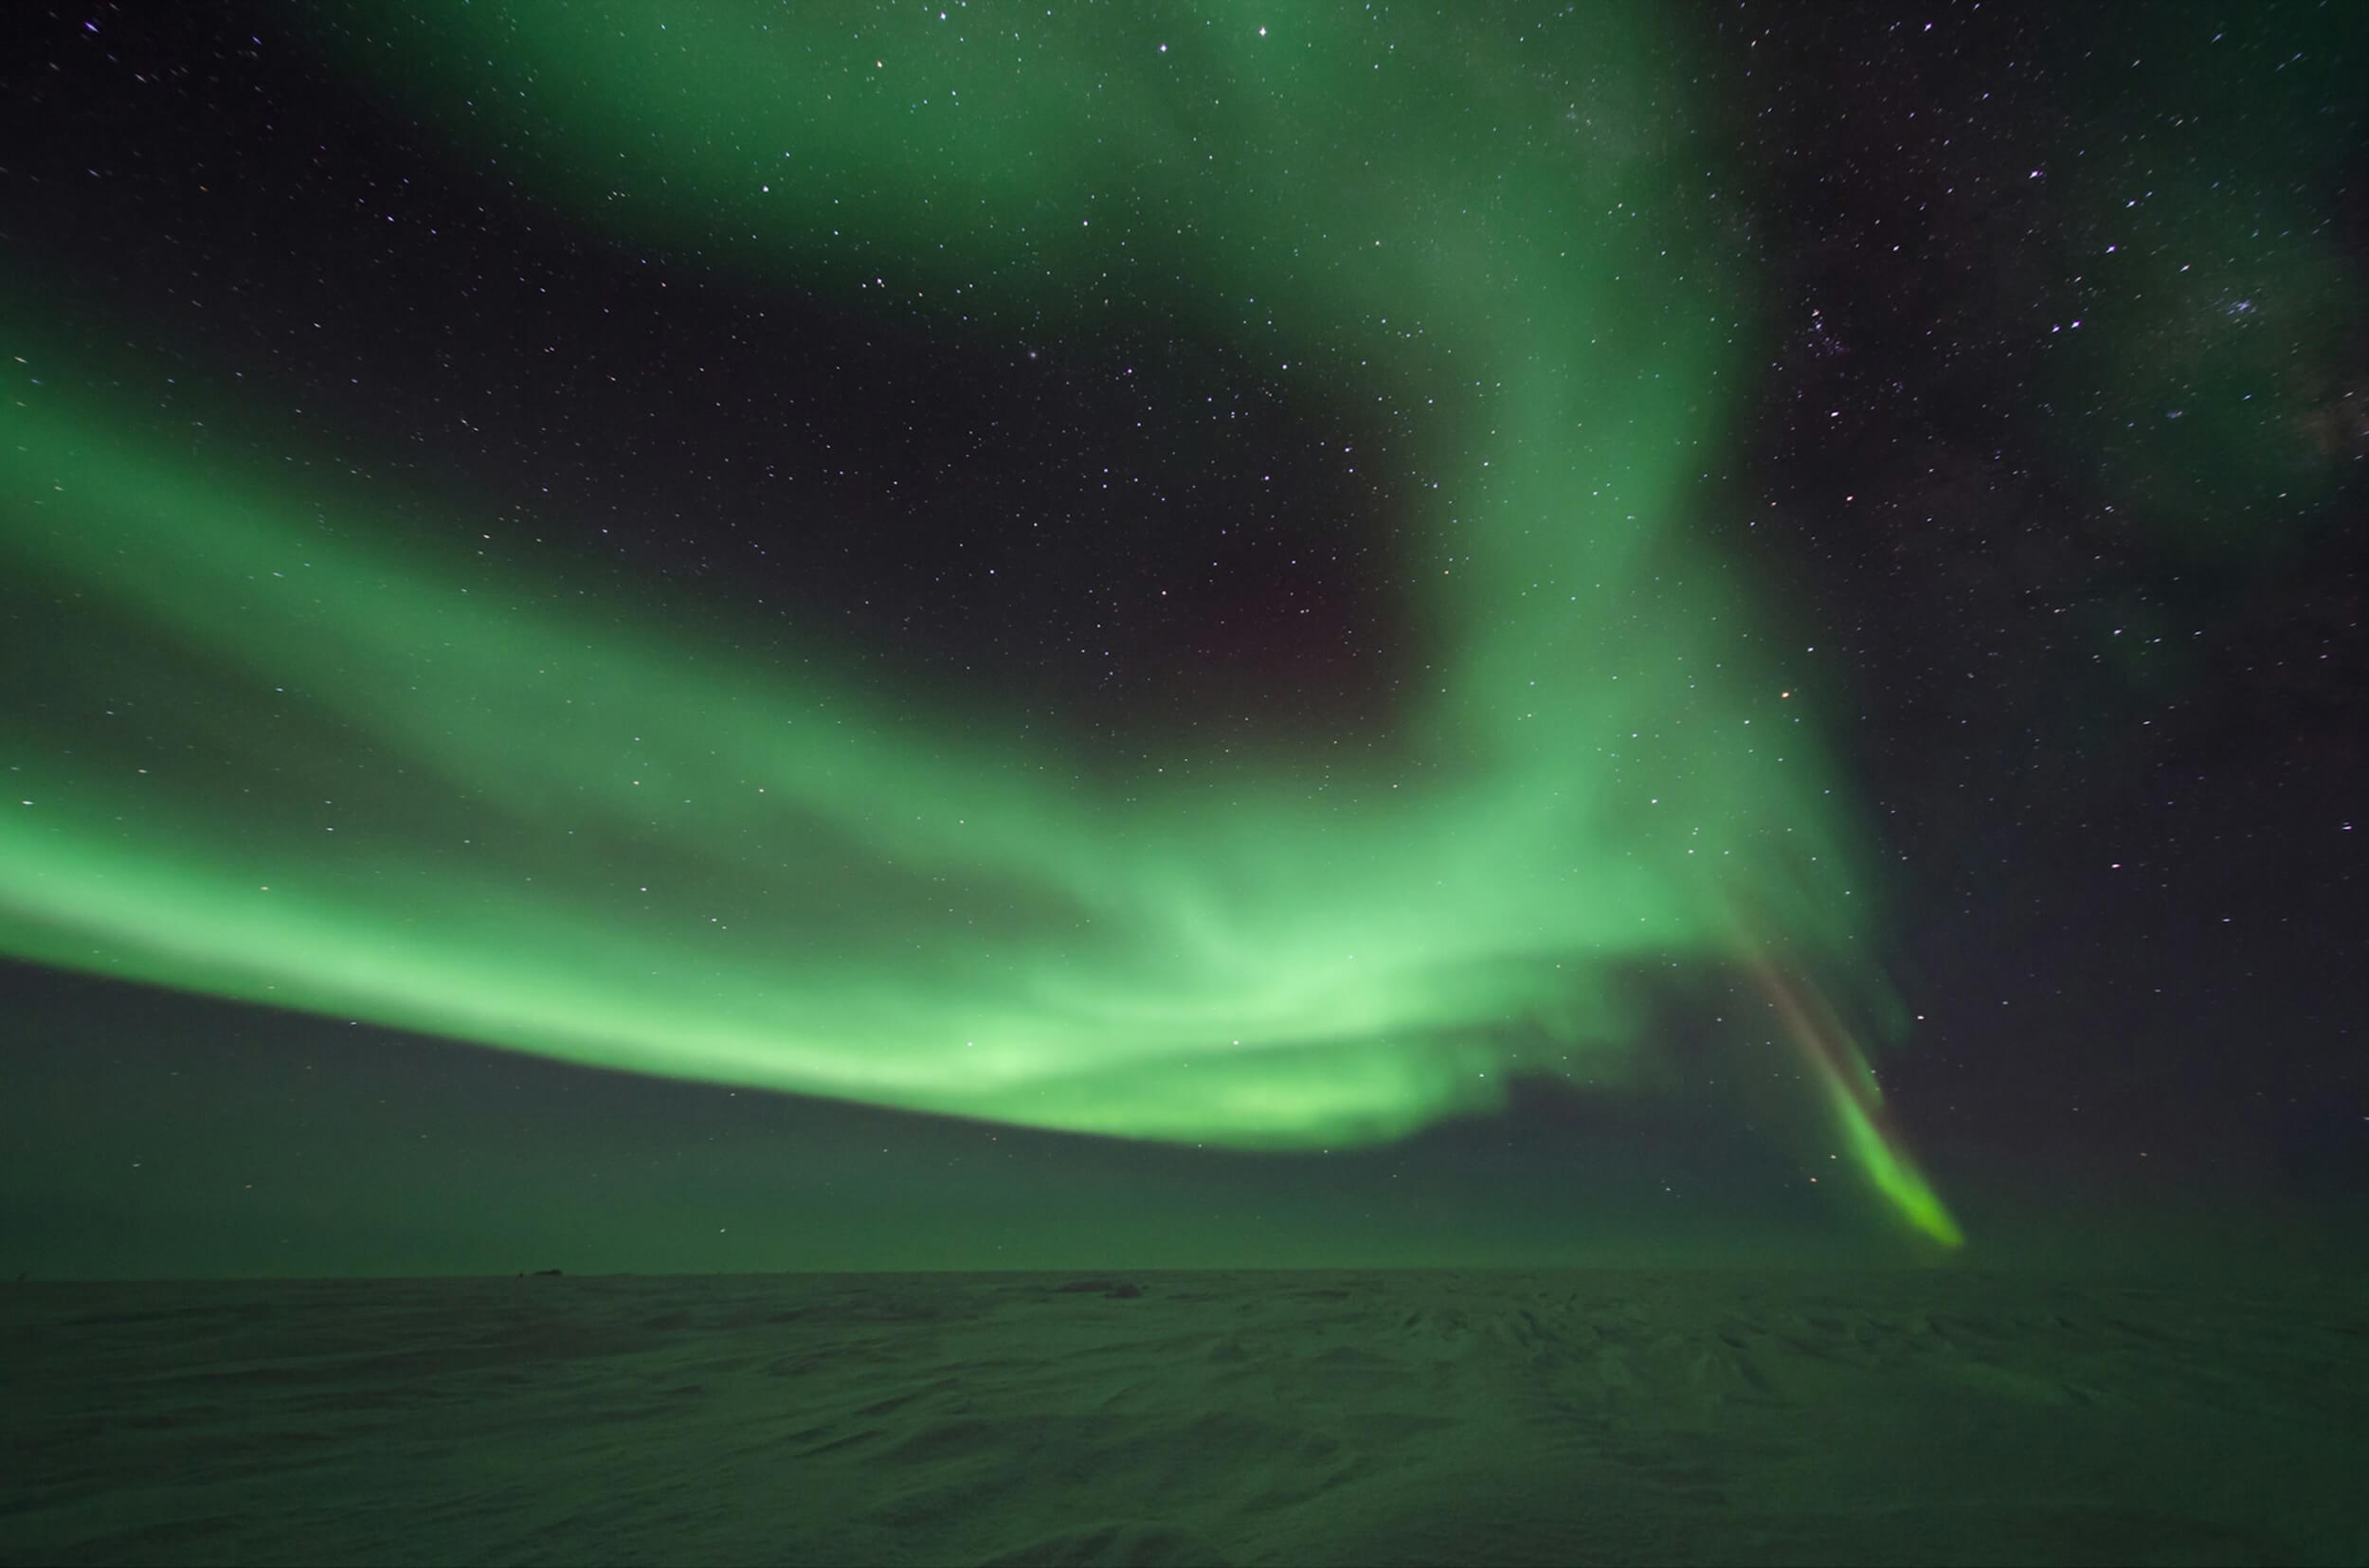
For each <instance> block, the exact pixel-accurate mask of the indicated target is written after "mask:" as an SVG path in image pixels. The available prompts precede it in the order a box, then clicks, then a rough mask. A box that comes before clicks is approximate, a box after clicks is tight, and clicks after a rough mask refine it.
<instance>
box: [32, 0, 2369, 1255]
mask: <svg viewBox="0 0 2369 1568" xmlns="http://www.w3.org/2000/svg"><path fill="white" fill-rule="evenodd" d="M10 27H11V29H12V30H11V35H10V42H11V46H10V48H9V50H8V51H6V55H5V60H6V62H7V63H5V64H4V65H0V70H5V71H6V72H7V73H8V75H9V79H10V80H9V83H8V85H9V92H8V94H7V95H6V99H5V103H6V107H5V109H0V113H5V114H6V115H8V116H9V117H10V120H9V130H8V134H7V135H6V136H5V138H0V232H5V234H6V236H7V238H8V240H9V243H8V244H7V245H6V247H5V249H4V250H0V302H4V303H5V306H6V309H5V310H0V324H4V325H5V330H6V334H7V336H8V337H9V342H8V344H6V345H5V347H6V349H7V351H8V353H9V360H8V362H7V363H6V365H5V366H0V369H5V371H6V372H7V374H8V376H9V389H8V400H7V402H8V406H7V407H6V408H5V410H0V417H5V418H6V420H7V421H8V424H9V430H8V432H7V434H8V440H7V441H6V442H0V447H4V448H5V450H0V486H4V487H5V488H0V561H5V563H6V566H7V570H6V572H5V574H0V618H4V619H0V626H5V633H4V634H0V635H5V637H6V644H5V646H6V657H7V660H8V669H9V680H8V682H7V683H6V691H5V694H0V749H5V753H6V754H5V756H0V765H5V766H7V767H8V768H9V781H8V783H9V791H8V794H9V800H8V802H6V803H7V804H8V805H9V808H10V815H9V817H8V818H7V819H6V820H5V821H0V955H5V958H6V961H7V962H6V967H5V968H4V969H0V999H4V1000H5V1004H6V1014H7V1017H8V1018H9V1026H8V1032H7V1037H6V1038H5V1039H0V1052H5V1053H6V1054H5V1056H0V1060H4V1061H5V1063H6V1066H7V1072H8V1075H9V1082H10V1085H11V1092H10V1094H9V1096H8V1097H7V1104H6V1106H5V1108H0V1162H5V1167H4V1168H5V1171H6V1176H7V1180H6V1181H5V1183H4V1184H0V1185H4V1187H5V1197H0V1205H5V1210H4V1211H0V1212H4V1213H5V1221H4V1222H0V1235H5V1236H6V1237H8V1238H9V1247H10V1248H11V1249H12V1250H13V1252H14V1253H15V1261H11V1260H9V1259H8V1258H0V1267H6V1268H9V1269H11V1270H13V1271H29V1272H35V1273H41V1274H60V1273H176V1272H198V1273H221V1272H229V1273H252V1272H280V1273H286V1272H296V1273H337V1272H389V1271H392V1272H420V1271H427V1272H448V1271H479V1270H492V1271H512V1270H515V1269H523V1268H542V1267H563V1266H564V1267H566V1268H568V1269H570V1271H578V1270H586V1271H599V1270H607V1269H622V1270H639V1271H665V1270H710V1269H751V1268H754V1269H780V1268H931V1267H957V1268H981V1267H1022V1266H1028V1267H1070V1266H1077V1267H1099V1266H1110V1265H1113V1264H1117V1265H1124V1266H1131V1267H1145V1266H1153V1265H1159V1264H1169V1265H1180V1266H1182V1265H1223V1264H1261V1265H1319V1264H1340V1263H1351V1264H1374V1263H1394V1264H1439V1263H1456V1264H1462V1263H1491V1262H1531V1261H1569V1260H1585V1259H1591V1258H1620V1259H1649V1260H1686V1259H1693V1258H1706V1257H1718V1258H1755V1259H1760V1258H1765V1259H1772V1260H1778V1259H1799V1258H1820V1259H1823V1258H1854V1259H1866V1258H1870V1257H1901V1256H1920V1257H1921V1256H1936V1255H1943V1254H1945V1253H1949V1252H1951V1251H1952V1250H1954V1249H1957V1248H1958V1247H1959V1246H1960V1245H1961V1244H1963V1245H1965V1246H1967V1247H1970V1248H1972V1249H1974V1251H1975V1253H1978V1254H1979V1253H1981V1251H1982V1249H1984V1248H1985V1247H1989V1248H1992V1249H1994V1253H1996V1251H1997V1249H1998V1248H2000V1247H2002V1246H2003V1245H2004V1243H2003V1242H2002V1241H2001V1240H2000V1239H1999V1238H2000V1237H2002V1236H2026V1237H2029V1236H2034V1235H2045V1234H2053V1233H2050V1231H2049V1227H2050V1225H2051V1224H2052V1223H2062V1222H2063V1216H2064V1215H2066V1214H2067V1213H2069V1212H2071V1211H2073V1210H2079V1211H2080V1212H2081V1213H2083V1214H2088V1215H2094V1216H2102V1217H2105V1218H2104V1219H2102V1220H2100V1221H2099V1223H2101V1224H2104V1225H2106V1226H2107V1229H2109V1230H2110V1231H2111V1232H2112V1233H2113V1234H2114V1235H2118V1236H2120V1237H2121V1238H2123V1245H2124V1247H2125V1250H2126V1251H2128V1252H2130V1253H2133V1254H2140V1253H2145V1252H2146V1251H2147V1250H2149V1249H2151V1248H2161V1247H2162V1246H2164V1245H2166V1244H2167V1243H2166V1240H2165V1238H2166V1237H2175V1236H2186V1237H2191V1238H2193V1237H2196V1236H2198V1235H2208V1234H2210V1235H2221V1234H2225V1233H2228V1232H2233V1231H2247V1230H2259V1229H2260V1228H2261V1226H2262V1221H2263V1220H2264V1219H2265V1217H2273V1218H2276V1217H2287V1216H2291V1215H2295V1214H2301V1213H2315V1214H2316V1213H2318V1212H2320V1211H2321V1210H2323V1209H2324V1208H2326V1207H2327V1206H2328V1205H2330V1204H2340V1203H2342V1202H2344V1201H2347V1200H2351V1199H2357V1198H2358V1197H2359V1196H2360V1192H2361V1190H2362V1189H2363V1187H2364V1186H2369V1081H2365V1080H2369V1074H2364V1072H2363V1071H2362V1069H2361V1066H2360V1061H2359V1046H2358V1039H2357V1034H2358V1027H2359V1026H2358V1019H2359V1018H2360V1016H2361V1005H2360V1004H2361V1003H2362V1002H2363V1001H2369V996H2365V995H2364V992H2369V984H2364V982H2363V981H2362V979H2361V975H2360V971H2361V970H2362V967H2363V966H2362V965H2361V964H2360V963H2359V962H2358V960H2359V948H2360V929H2361V925H2362V922H2361V917H2360V912H2359V910H2358V907H2357V906H2358V905H2359V902H2360V899H2359V893H2358V888H2359V881H2358V875H2359V871H2360V866H2359V863H2358V856H2359V855H2360V842H2361V840H2360V838H2358V837H2357V836H2355V834H2354V823H2355V820H2356V818H2357V817H2358V816H2359V815H2360V812H2361V811H2362V809H2363V807H2364V805H2365V804H2369V802H2364V801H2363V798H2362V795H2361V786H2362V784H2363V781H2364V768H2363V755H2362V736H2363V734H2364V733H2369V730H2364V726H2363V721H2364V718H2369V714H2365V713H2364V712H2363V698H2362V693H2363V691H2364V681H2363V678H2362V677H2363V676H2364V673H2365V670H2364V665H2365V663H2369V660H2364V656H2363V651H2362V643H2361V639H2360V617H2361V584H2362V571H2363V566H2364V545H2363V539H2364V533H2363V530H2362V528H2361V526H2360V525H2361V523H2362V521H2363V507H2364V501H2365V499H2369V490H2365V489H2364V478H2363V477H2364V475H2365V474H2369V296H2365V295H2364V292H2363V288H2364V281H2369V279H2365V278H2364V272H2363V266H2364V262H2369V196H2364V194H2363V181H2364V179H2365V178H2369V163H2365V160H2369V153H2364V149H2369V141H2364V138H2363V125H2362V114H2363V110H2364V108H2369V89H2364V88H2363V87H2362V86H2361V85H2360V83H2361V82H2363V81H2369V36H2364V32H2365V31H2369V29H2365V28H2364V26H2363V24H2362V23H2361V22H2360V21H2359V20H2358V19H2357V18H2355V17H2354V16H2352V15H2350V14H2348V13H2347V12H2346V11H2345V10H2344V9H2342V8H2329V7H2312V6H2301V5H2296V6H2283V7H2282V6H2269V7H2251V8H2246V9H2244V10H2243V11H2242V13H2240V14H2224V13H2223V12H2219V11H2215V10H2213V9H2209V8H2201V7H2174V8H2167V9H2160V10H2155V11H2151V12H2149V13H2147V14H2146V16H2145V17H2144V18H2143V19H2134V18H2113V19H2106V18H2101V19H2097V20H2089V19H2083V18H2066V17H2062V16H2057V15H2053V14H2051V13H2049V12H2047V11H2046V10H2044V9H2040V8H2020V9H2019V8H2015V7H1998V6H1983V7H1979V8H1977V7H1971V6H1961V7H1941V8H1935V9H1931V10H1930V11H1929V12H1922V13H1916V14H1913V15H1911V14H1910V13H1908V12H1905V11H1902V10H1899V9H1852V8H1831V9H1830V8H1821V9H1817V11H1816V12H1814V13H1813V12H1807V11H1799V10H1785V9H1778V8H1773V7H1760V6H1749V5H1746V6H1711V5H1702V6H1686V7H1677V8H1669V9H1638V10H1636V11H1633V12H1632V11H1619V10H1614V9H1599V8H1566V9H1557V8H1552V7H1508V8H1504V9H1492V10H1488V11H1486V12H1473V11H1468V10H1465V9H1455V10H1454V11H1452V12H1448V11H1438V10H1426V9H1399V8H1354V9H1352V8H1342V9H1340V10H1338V11H1337V12H1328V13H1325V14H1322V15H1317V14H1312V13H1311V14H1291V15H1284V14H1275V13H1272V12H1270V11H1269V10H1265V9H1260V8H1258V7H1256V6H1240V5H1231V4H1227V5H1216V4H1213V5H1209V6H1204V7H1199V8H1157V7H1155V8H1138V9H1131V10H1127V11H1123V12H1112V11H1110V10H1109V9H1098V8H1091V7H1079V8H1074V9H1069V10H1063V9H1055V10H1052V11H1045V10H1044V9H1043V8H1038V9H1036V10H1035V11H1033V12H1032V11H1029V10H1027V9H1006V8H995V7H960V6H954V7H947V8H944V9H940V8H937V7H925V6H889V7H847V8H826V9H825V10H824V11H823V12H822V13H816V12H810V11H807V10H805V9H780V8H772V7H763V6H710V7H680V6H671V5H664V4H658V3H654V0H610V3H607V4H604V5H599V6H592V7H574V8H570V7H563V6H556V5H542V4H533V3H530V0H516V3H513V4H508V5H504V6H494V7H483V6H479V7H459V6H453V7H429V8H396V7H385V6H375V5H371V4H365V3H361V0H339V3H327V0H324V3H319V4H305V5H285V6H261V7H246V6H239V5H229V4H224V5H208V6H197V7H189V8H172V9H171V11H170V12H169V13H167V12H165V11H162V10H158V9H153V8H127V9H121V10H118V9H110V8H104V7H100V8H81V9H61V8H50V7H41V8H34V9H29V10H28V13H27V16H26V17H25V18H23V19H20V20H19V21H16V22H13V23H11V24H10ZM2068 1195H2077V1199H2076V1198H2073V1197H2069V1196H2068ZM2199 1216H2211V1217H2212V1218H2211V1219H2210V1221H2209V1222H2203V1221H2200V1220H2199ZM2082 1245H2083V1246H2084V1247H2086V1248H2089V1249H2090V1250H2095V1247H2096V1237H2095V1236H2094V1235H2089V1236H2086V1237H2085V1238H2084V1240H2083V1243H2082Z"/></svg>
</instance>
